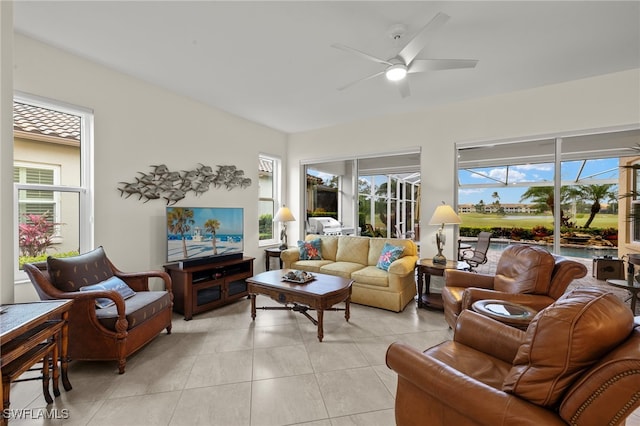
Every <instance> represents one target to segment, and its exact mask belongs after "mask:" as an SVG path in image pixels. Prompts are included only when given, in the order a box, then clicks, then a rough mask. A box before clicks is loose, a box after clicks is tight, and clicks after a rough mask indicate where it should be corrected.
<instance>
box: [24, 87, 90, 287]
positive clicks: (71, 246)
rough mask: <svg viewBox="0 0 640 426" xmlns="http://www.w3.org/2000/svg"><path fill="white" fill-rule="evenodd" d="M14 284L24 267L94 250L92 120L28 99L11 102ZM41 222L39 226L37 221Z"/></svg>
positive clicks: (74, 109) (56, 105)
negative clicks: (12, 130) (14, 221)
mask: <svg viewBox="0 0 640 426" xmlns="http://www.w3.org/2000/svg"><path fill="white" fill-rule="evenodd" d="M13 117H14V124H13V129H14V171H13V180H14V188H15V191H14V202H15V209H16V210H15V211H16V213H17V219H18V220H17V223H16V227H17V230H16V233H15V234H16V235H17V236H18V239H17V241H16V246H15V253H16V257H15V258H16V263H15V264H16V270H17V271H16V280H18V281H21V280H23V279H25V278H26V277H25V275H24V273H23V272H21V269H22V264H23V263H24V262H36V261H42V260H45V259H46V257H47V256H49V255H51V256H54V257H55V256H68V255H72V254H76V253H79V252H85V251H88V250H90V249H92V248H93V227H92V220H91V218H92V217H93V212H92V204H93V203H92V200H91V193H92V178H91V176H92V172H91V170H92V164H90V158H91V155H90V151H91V146H92V143H91V141H92V136H93V130H92V127H93V115H92V113H91V112H90V111H88V110H86V109H83V108H79V107H74V106H70V105H66V104H63V103H58V102H56V101H52V100H48V99H43V98H39V97H36V96H31V95H24V94H17V95H16V96H15V97H14V111H13ZM39 220H41V222H38V221H39Z"/></svg>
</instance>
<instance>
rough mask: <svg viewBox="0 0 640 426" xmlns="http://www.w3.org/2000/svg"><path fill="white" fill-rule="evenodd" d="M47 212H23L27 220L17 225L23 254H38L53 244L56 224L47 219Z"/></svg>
mask: <svg viewBox="0 0 640 426" xmlns="http://www.w3.org/2000/svg"><path fill="white" fill-rule="evenodd" d="M48 216H49V212H45V213H44V214H25V215H24V217H26V218H27V222H25V223H21V224H20V225H18V241H19V244H20V253H21V254H22V255H23V256H33V257H36V256H39V255H41V254H44V253H45V252H46V250H47V248H49V247H51V246H52V245H53V234H54V232H55V226H56V225H62V224H61V223H54V222H50V221H48V220H47V219H48Z"/></svg>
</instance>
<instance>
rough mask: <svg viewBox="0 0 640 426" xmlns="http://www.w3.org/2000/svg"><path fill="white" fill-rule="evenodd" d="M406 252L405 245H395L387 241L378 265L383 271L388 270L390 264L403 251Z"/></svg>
mask: <svg viewBox="0 0 640 426" xmlns="http://www.w3.org/2000/svg"><path fill="white" fill-rule="evenodd" d="M403 252H404V247H399V246H394V245H393V244H390V243H385V244H384V247H382V252H381V253H380V256H379V257H378V263H377V264H376V267H377V268H379V269H382V270H383V271H388V270H389V266H390V265H391V264H392V263H393V262H395V261H396V260H398V259H399V258H400V256H402V253H403Z"/></svg>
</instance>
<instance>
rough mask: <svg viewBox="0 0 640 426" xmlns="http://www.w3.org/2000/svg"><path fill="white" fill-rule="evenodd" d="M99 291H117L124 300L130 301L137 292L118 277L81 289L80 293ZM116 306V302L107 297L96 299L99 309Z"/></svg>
mask: <svg viewBox="0 0 640 426" xmlns="http://www.w3.org/2000/svg"><path fill="white" fill-rule="evenodd" d="M99 290H115V291H117V292H118V293H120V296H122V298H123V299H128V298H130V297H131V296H133V295H134V294H136V292H135V291H133V290H132V289H131V287H129V286H128V285H127V283H125V282H124V281H122V280H121V279H120V278H118V277H111V278H109V279H106V280H104V281H102V282H99V283H98V284H94V285H87V286H84V287H80V291H99ZM115 304H116V302H114V301H113V300H111V299H107V298H106V297H99V298H97V299H96V306H97V307H98V308H108V307H109V306H112V305H115Z"/></svg>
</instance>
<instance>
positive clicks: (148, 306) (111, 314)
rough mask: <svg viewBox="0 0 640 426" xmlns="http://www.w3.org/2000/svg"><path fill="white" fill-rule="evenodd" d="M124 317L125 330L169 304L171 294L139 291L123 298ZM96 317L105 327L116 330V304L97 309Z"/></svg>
mask: <svg viewBox="0 0 640 426" xmlns="http://www.w3.org/2000/svg"><path fill="white" fill-rule="evenodd" d="M125 306H126V308H125V317H126V318H127V322H128V326H127V330H131V329H132V328H134V327H135V326H136V325H138V324H140V323H142V322H144V321H146V320H147V319H149V318H151V317H153V316H154V315H156V314H157V313H158V312H161V311H163V310H165V309H167V307H169V306H171V295H170V294H169V293H168V292H166V291H141V292H139V293H136V294H135V295H134V296H133V297H130V298H129V299H127V300H125ZM96 317H97V318H98V321H100V324H102V325H103V326H104V327H105V328H107V329H109V330H112V331H116V320H117V319H118V311H117V310H116V306H115V305H112V306H110V307H108V308H103V309H97V310H96Z"/></svg>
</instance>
